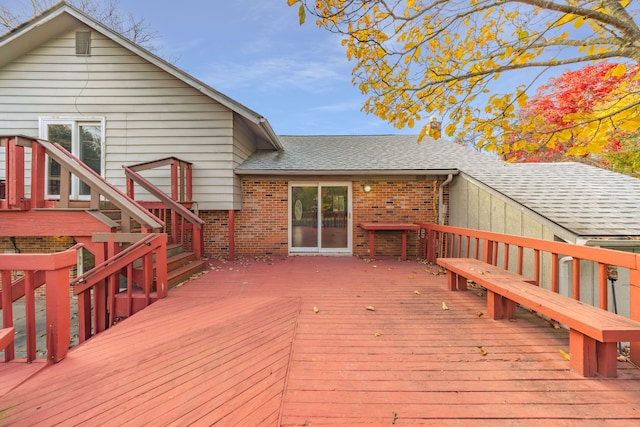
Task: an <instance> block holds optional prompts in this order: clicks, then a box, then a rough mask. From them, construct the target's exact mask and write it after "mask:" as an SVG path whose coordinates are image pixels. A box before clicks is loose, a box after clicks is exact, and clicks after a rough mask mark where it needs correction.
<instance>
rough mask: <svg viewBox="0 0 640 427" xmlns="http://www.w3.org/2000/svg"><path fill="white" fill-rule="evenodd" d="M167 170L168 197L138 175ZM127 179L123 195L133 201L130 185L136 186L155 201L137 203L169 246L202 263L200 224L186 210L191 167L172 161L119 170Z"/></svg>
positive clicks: (177, 160) (154, 162)
mask: <svg viewBox="0 0 640 427" xmlns="http://www.w3.org/2000/svg"><path fill="white" fill-rule="evenodd" d="M166 166H169V168H170V171H171V174H170V175H171V184H170V185H171V196H170V197H169V196H168V195H166V194H165V193H163V192H162V191H160V190H159V189H158V187H156V186H155V185H153V184H152V183H151V182H149V181H148V180H147V179H146V178H144V177H143V176H142V175H140V173H139V172H141V171H144V170H149V169H155V168H160V167H166ZM123 169H124V171H125V175H126V177H127V195H128V196H129V197H130V198H132V199H133V198H134V193H135V189H134V185H135V184H138V185H139V186H140V187H142V188H143V189H144V190H146V191H147V192H148V193H149V194H150V195H151V196H153V197H154V198H155V199H157V200H158V201H140V202H139V203H140V204H142V205H143V206H145V207H146V208H147V209H149V211H150V212H151V213H153V215H154V216H156V217H158V218H160V219H161V220H162V221H163V222H164V224H165V227H164V229H163V231H164V232H165V233H167V234H168V235H169V239H170V240H171V242H172V243H178V244H180V245H182V246H184V247H185V249H186V250H188V251H192V252H194V253H195V255H196V258H197V259H202V256H203V253H204V221H203V220H202V219H200V218H199V217H198V215H196V214H195V213H193V212H192V211H191V210H189V208H191V207H192V206H193V200H192V164H191V163H189V162H185V161H183V160H180V159H178V158H175V157H168V158H165V159H160V160H156V161H153V162H146V163H140V164H138V165H133V166H123Z"/></svg>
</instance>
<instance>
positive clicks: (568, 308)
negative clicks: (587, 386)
mask: <svg viewBox="0 0 640 427" xmlns="http://www.w3.org/2000/svg"><path fill="white" fill-rule="evenodd" d="M437 263H438V265H440V266H442V267H444V268H446V269H447V270H448V273H447V275H448V284H449V289H451V290H464V289H466V283H467V279H469V280H472V281H474V282H475V283H477V284H478V285H480V286H482V287H484V288H485V289H486V290H487V311H488V314H489V317H491V318H492V319H495V320H497V319H502V318H513V317H515V309H516V304H520V305H523V306H525V307H528V308H530V309H531V310H534V311H536V312H538V313H540V314H543V315H545V316H548V317H550V318H551V319H553V320H555V321H557V322H559V323H562V324H563V325H566V326H567V327H568V328H569V330H570V331H569V349H570V353H571V367H572V369H574V370H575V371H577V372H579V373H580V374H582V375H584V376H593V375H595V374H596V373H599V374H600V375H603V376H606V377H615V376H616V374H617V362H618V359H617V356H618V352H617V343H618V342H626V341H630V342H635V341H640V322H637V321H635V320H631V319H628V318H626V317H624V316H620V315H617V314H615V313H611V312H608V311H605V310H601V309H600V308H598V307H594V306H592V305H589V304H585V303H583V302H581V301H577V300H574V299H572V298H569V297H567V296H564V295H560V294H557V293H555V292H552V291H550V290H548V289H544V288H540V287H538V286H536V285H535V284H533V283H532V281H530V280H527V279H526V278H524V277H523V276H521V275H519V274H516V273H513V272H510V271H506V270H504V269H502V268H500V267H496V266H493V265H491V264H487V263H484V262H482V261H478V260H476V259H472V258H439V259H438V260H437Z"/></svg>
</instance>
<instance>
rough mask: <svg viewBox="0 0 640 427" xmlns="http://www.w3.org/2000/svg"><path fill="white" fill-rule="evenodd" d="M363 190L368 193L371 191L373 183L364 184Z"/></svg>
mask: <svg viewBox="0 0 640 427" xmlns="http://www.w3.org/2000/svg"><path fill="white" fill-rule="evenodd" d="M362 191H364V192H365V193H367V194H369V193H371V185H370V184H365V185H363V186H362Z"/></svg>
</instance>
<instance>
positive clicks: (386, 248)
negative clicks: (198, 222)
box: [200, 176, 447, 258]
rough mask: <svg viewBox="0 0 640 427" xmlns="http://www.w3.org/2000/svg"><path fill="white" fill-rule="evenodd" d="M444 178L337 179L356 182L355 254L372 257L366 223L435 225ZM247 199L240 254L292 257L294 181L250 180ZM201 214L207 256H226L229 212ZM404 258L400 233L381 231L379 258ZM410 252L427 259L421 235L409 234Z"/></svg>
mask: <svg viewBox="0 0 640 427" xmlns="http://www.w3.org/2000/svg"><path fill="white" fill-rule="evenodd" d="M443 179H444V178H443V177H438V178H437V179H436V178H434V179H428V180H421V181H418V180H416V179H415V178H413V177H412V178H406V177H381V178H375V179H366V180H364V179H361V178H354V177H331V182H350V183H351V185H352V223H353V229H352V240H353V255H356V256H361V257H368V256H369V234H368V232H365V231H364V230H362V229H360V228H359V227H358V226H357V225H358V223H360V222H371V221H375V222H409V223H412V222H430V223H433V222H435V221H436V219H437V216H438V200H437V194H438V186H439V184H440V183H441V182H442V181H443ZM294 181H295V182H296V183H300V182H305V181H308V182H313V183H317V182H318V178H317V177H296V178H295V179H294ZM365 182H366V183H368V184H370V185H371V186H372V187H373V191H372V192H371V193H369V194H365V193H364V192H363V191H362V186H363V185H364V184H365ZM242 196H243V207H242V210H241V211H237V212H235V235H234V237H235V246H234V249H235V254H236V256H237V257H250V256H263V255H270V256H286V255H288V253H289V234H288V233H289V232H288V228H289V222H288V221H289V179H287V178H284V177H279V176H266V177H255V176H253V177H244V178H243V179H242ZM446 200H447V194H446V192H445V202H446ZM200 216H201V217H202V218H203V219H204V220H205V252H206V253H207V255H208V256H211V257H226V256H227V255H228V253H229V239H228V230H229V213H228V211H203V212H200ZM399 254H400V233H397V232H379V233H376V256H399ZM408 254H409V256H410V257H412V258H416V257H421V255H422V254H421V251H420V250H419V238H418V233H416V232H410V233H409V238H408Z"/></svg>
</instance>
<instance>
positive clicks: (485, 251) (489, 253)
mask: <svg viewBox="0 0 640 427" xmlns="http://www.w3.org/2000/svg"><path fill="white" fill-rule="evenodd" d="M482 261H484V262H486V263H487V264H493V241H492V240H489V239H484V241H483V242H482Z"/></svg>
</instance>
